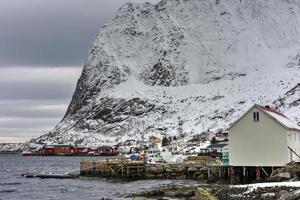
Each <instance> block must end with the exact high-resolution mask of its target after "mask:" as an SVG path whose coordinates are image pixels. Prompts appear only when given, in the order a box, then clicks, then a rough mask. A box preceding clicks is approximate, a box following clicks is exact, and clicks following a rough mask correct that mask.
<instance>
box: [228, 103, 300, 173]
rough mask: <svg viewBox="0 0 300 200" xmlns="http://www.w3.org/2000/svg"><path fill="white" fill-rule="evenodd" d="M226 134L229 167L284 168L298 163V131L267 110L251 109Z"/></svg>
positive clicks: (286, 119) (299, 141)
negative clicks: (227, 137) (292, 162)
mask: <svg viewBox="0 0 300 200" xmlns="http://www.w3.org/2000/svg"><path fill="white" fill-rule="evenodd" d="M228 130H229V165H231V166H266V167H267V166H269V167H271V166H284V165H285V164H287V163H289V162H291V161H298V160H299V157H298V155H299V154H300V127H299V126H297V125H296V124H294V123H292V122H291V121H290V120H289V119H288V118H287V117H286V116H285V115H283V114H282V113H279V112H277V111H275V110H273V109H271V108H270V107H269V106H260V105H254V106H253V107H251V108H250V109H249V110H248V111H247V112H246V113H245V114H244V115H243V116H241V117H240V118H239V119H238V120H237V121H236V122H235V123H233V125H232V126H231V127H230V128H229V129H228Z"/></svg>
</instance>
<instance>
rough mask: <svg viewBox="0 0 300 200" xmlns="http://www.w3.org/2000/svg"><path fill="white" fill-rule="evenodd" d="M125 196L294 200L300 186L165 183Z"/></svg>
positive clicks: (141, 198)
mask: <svg viewBox="0 0 300 200" xmlns="http://www.w3.org/2000/svg"><path fill="white" fill-rule="evenodd" d="M127 198H132V199H134V200H150V199H161V200H163V199H172V200H175V199H178V200H183V199H186V200H218V199H219V200H223V199H226V200H227V199H228V200H253V199H257V200H258V199H259V200H273V199H274V200H275V199H280V200H296V199H300V187H294V186H272V187H257V188H253V187H252V186H251V185H237V186H233V185H209V184H203V185H198V186H183V185H165V186H162V187H159V188H153V190H151V191H145V192H142V193H137V194H131V195H129V196H127Z"/></svg>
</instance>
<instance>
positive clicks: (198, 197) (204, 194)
mask: <svg viewBox="0 0 300 200" xmlns="http://www.w3.org/2000/svg"><path fill="white" fill-rule="evenodd" d="M195 200H218V198H217V197H215V196H214V195H213V194H212V193H211V190H210V189H208V188H200V187H198V188H196V191H195Z"/></svg>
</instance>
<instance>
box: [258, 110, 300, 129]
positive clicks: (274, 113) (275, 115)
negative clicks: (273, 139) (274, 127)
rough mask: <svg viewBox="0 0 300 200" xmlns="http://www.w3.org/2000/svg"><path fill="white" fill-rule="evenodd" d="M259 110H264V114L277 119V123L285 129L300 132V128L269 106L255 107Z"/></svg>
mask: <svg viewBox="0 0 300 200" xmlns="http://www.w3.org/2000/svg"><path fill="white" fill-rule="evenodd" d="M255 106H256V107H257V108H259V109H260V110H262V111H263V112H264V113H266V114H267V115H269V116H270V117H272V118H273V119H275V120H276V121H277V122H279V123H280V124H281V125H283V126H284V127H286V128H288V129H290V130H295V131H300V127H299V126H298V125H297V124H295V123H294V122H292V121H291V120H290V119H289V118H288V117H286V116H285V115H284V114H282V113H280V112H278V111H275V110H273V109H271V108H270V107H269V106H261V105H257V104H256V105H255Z"/></svg>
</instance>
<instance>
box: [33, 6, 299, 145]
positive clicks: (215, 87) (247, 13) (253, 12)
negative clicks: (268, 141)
mask: <svg viewBox="0 0 300 200" xmlns="http://www.w3.org/2000/svg"><path fill="white" fill-rule="evenodd" d="M299 83H300V1H298V0H278V1H273V0H226V1H225V0H162V1H161V2H159V3H158V4H156V5H152V4H150V3H143V4H133V3H128V4H125V5H124V6H122V7H121V8H120V9H119V10H118V12H117V13H116V15H115V17H114V18H113V19H112V20H111V21H110V22H109V23H107V24H106V25H105V26H103V27H102V28H101V30H100V32H99V33H98V35H97V38H96V40H95V42H94V43H93V45H92V47H91V48H90V50H89V53H88V57H87V60H86V63H85V65H84V68H83V71H82V74H81V77H80V79H79V81H78V84H77V88H76V91H75V93H74V95H73V98H72V101H71V103H70V105H69V108H68V110H67V112H66V114H65V116H64V118H63V119H62V121H61V122H60V123H59V124H58V125H57V126H56V127H55V128H54V129H53V130H52V131H50V132H49V133H47V134H45V135H43V136H41V137H39V138H37V139H36V141H38V142H47V143H57V142H59V143H73V142H76V143H82V144H90V143H94V144H99V143H101V144H103V143H110V142H113V143H115V142H116V141H120V140H122V139H125V138H126V139H127V138H138V137H141V135H140V134H139V133H140V132H144V133H147V134H149V135H150V134H155V133H166V134H177V133H178V131H180V129H181V128H182V130H183V132H184V133H186V134H196V133H201V132H202V131H205V130H207V129H212V130H217V129H225V128H227V127H228V126H229V124H230V123H232V122H233V121H234V120H236V119H237V118H238V117H239V116H240V115H241V114H242V113H243V112H244V111H246V110H247V109H248V108H249V107H250V106H252V105H253V104H254V103H260V104H273V105H275V106H277V108H279V109H280V110H282V111H283V112H284V113H285V114H286V115H287V116H289V117H290V118H291V119H293V120H295V119H296V120H298V121H300V102H299V101H300V93H299V90H300V86H299ZM181 124H182V125H181Z"/></svg>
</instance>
